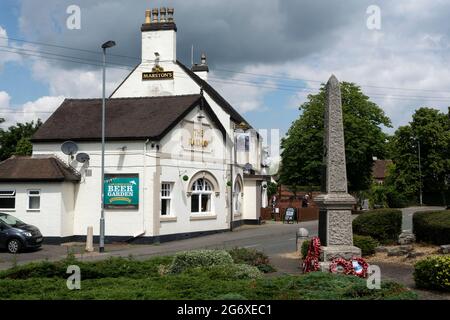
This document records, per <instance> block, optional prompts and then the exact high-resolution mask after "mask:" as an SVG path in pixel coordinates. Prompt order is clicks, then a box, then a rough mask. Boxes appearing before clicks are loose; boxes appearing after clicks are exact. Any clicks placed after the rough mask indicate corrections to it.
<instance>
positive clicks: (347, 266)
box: [330, 257, 369, 278]
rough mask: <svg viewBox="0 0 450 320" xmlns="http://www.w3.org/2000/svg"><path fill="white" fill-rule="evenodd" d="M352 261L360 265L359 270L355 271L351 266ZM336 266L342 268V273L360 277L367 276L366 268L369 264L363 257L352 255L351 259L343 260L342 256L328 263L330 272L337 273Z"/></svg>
mask: <svg viewBox="0 0 450 320" xmlns="http://www.w3.org/2000/svg"><path fill="white" fill-rule="evenodd" d="M353 261H356V262H358V263H359V265H360V266H361V268H362V270H361V272H359V273H358V272H356V271H355V268H354V267H353ZM338 266H341V267H342V268H343V269H344V274H347V275H354V276H357V277H360V278H366V277H367V270H368V268H369V264H368V263H367V262H366V261H365V260H364V259H363V258H358V257H353V258H352V259H351V260H345V259H343V258H337V259H334V260H333V261H332V262H331V264H330V272H331V273H337V268H338Z"/></svg>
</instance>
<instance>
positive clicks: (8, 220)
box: [0, 213, 25, 227]
mask: <svg viewBox="0 0 450 320" xmlns="http://www.w3.org/2000/svg"><path fill="white" fill-rule="evenodd" d="M0 221H2V222H3V223H5V224H7V225H8V226H10V227H19V226H22V225H24V224H25V223H24V222H22V221H20V220H19V219H17V218H16V217H14V216H12V215H10V214H6V213H0Z"/></svg>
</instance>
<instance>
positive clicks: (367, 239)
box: [353, 234, 378, 256]
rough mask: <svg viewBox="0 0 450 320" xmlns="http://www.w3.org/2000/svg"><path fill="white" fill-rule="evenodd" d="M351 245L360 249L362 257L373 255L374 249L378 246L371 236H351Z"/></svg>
mask: <svg viewBox="0 0 450 320" xmlns="http://www.w3.org/2000/svg"><path fill="white" fill-rule="evenodd" d="M353 244H354V245H355V246H356V247H358V248H360V249H361V253H362V255H363V256H370V255H372V254H374V253H375V248H376V247H377V246H378V241H377V240H375V239H374V238H372V237H371V236H360V235H357V234H354V235H353Z"/></svg>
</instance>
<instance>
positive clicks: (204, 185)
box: [191, 179, 213, 213]
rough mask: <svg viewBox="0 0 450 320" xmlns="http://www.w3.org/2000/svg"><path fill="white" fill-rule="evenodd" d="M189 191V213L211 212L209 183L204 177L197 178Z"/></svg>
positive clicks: (210, 188)
mask: <svg viewBox="0 0 450 320" xmlns="http://www.w3.org/2000/svg"><path fill="white" fill-rule="evenodd" d="M191 191H192V194H191V213H211V194H212V193H213V188H212V187H211V183H210V182H209V181H208V180H206V179H198V180H196V181H195V182H194V184H193V185H192V190H191Z"/></svg>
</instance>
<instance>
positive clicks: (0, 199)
mask: <svg viewBox="0 0 450 320" xmlns="http://www.w3.org/2000/svg"><path fill="white" fill-rule="evenodd" d="M15 208H16V190H0V209H15Z"/></svg>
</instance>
